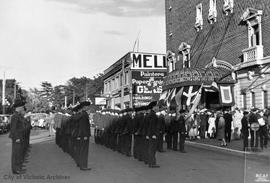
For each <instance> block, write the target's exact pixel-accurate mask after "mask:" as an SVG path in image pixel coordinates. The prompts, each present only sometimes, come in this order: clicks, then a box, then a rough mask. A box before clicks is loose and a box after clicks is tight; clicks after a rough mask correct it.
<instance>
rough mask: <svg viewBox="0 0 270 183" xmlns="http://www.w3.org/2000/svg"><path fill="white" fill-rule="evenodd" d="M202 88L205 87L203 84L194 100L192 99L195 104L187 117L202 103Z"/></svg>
mask: <svg viewBox="0 0 270 183" xmlns="http://www.w3.org/2000/svg"><path fill="white" fill-rule="evenodd" d="M202 88H203V84H202V85H201V87H200V88H199V90H198V92H197V94H196V96H195V98H194V100H193V101H192V103H193V105H192V107H191V109H190V110H189V112H188V115H187V118H189V117H190V116H191V115H192V114H193V112H194V111H195V109H196V108H197V107H198V105H199V103H200V100H201V96H202Z"/></svg>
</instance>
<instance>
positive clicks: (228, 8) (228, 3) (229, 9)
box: [223, 0, 234, 15]
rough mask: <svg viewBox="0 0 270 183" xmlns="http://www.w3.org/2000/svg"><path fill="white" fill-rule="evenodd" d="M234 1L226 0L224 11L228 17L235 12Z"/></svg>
mask: <svg viewBox="0 0 270 183" xmlns="http://www.w3.org/2000/svg"><path fill="white" fill-rule="evenodd" d="M233 5H234V2H233V0H224V5H223V11H224V12H225V14H226V15H228V14H229V13H232V12H233Z"/></svg>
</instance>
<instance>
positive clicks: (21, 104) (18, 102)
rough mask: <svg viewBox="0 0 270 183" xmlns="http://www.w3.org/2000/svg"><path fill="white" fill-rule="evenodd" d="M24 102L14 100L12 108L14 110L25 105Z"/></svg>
mask: <svg viewBox="0 0 270 183" xmlns="http://www.w3.org/2000/svg"><path fill="white" fill-rule="evenodd" d="M25 103H26V102H25V101H24V100H21V99H18V98H16V99H15V101H14V104H13V107H14V108H16V107H22V106H24V105H25Z"/></svg>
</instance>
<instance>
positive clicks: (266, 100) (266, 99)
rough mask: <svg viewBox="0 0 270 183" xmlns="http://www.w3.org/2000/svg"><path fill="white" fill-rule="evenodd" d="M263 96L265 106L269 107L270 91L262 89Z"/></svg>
mask: <svg viewBox="0 0 270 183" xmlns="http://www.w3.org/2000/svg"><path fill="white" fill-rule="evenodd" d="M262 98H263V108H264V109H265V108H267V107H268V92H267V91H266V90H265V91H262Z"/></svg>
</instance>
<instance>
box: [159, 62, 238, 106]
mask: <svg viewBox="0 0 270 183" xmlns="http://www.w3.org/2000/svg"><path fill="white" fill-rule="evenodd" d="M231 73H232V71H231V70H229V69H226V68H222V67H213V66H211V67H207V68H184V69H181V70H174V71H172V72H170V73H168V76H167V77H166V78H165V80H164V86H163V94H162V96H161V98H160V101H161V103H163V104H164V105H166V106H167V107H169V108H170V109H171V110H175V109H176V107H177V106H179V107H180V108H182V109H190V108H191V107H192V106H193V105H196V108H199V109H202V108H207V109H221V108H228V107H231V106H233V105H234V96H233V86H234V84H235V80H234V79H233V78H232V75H231Z"/></svg>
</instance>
